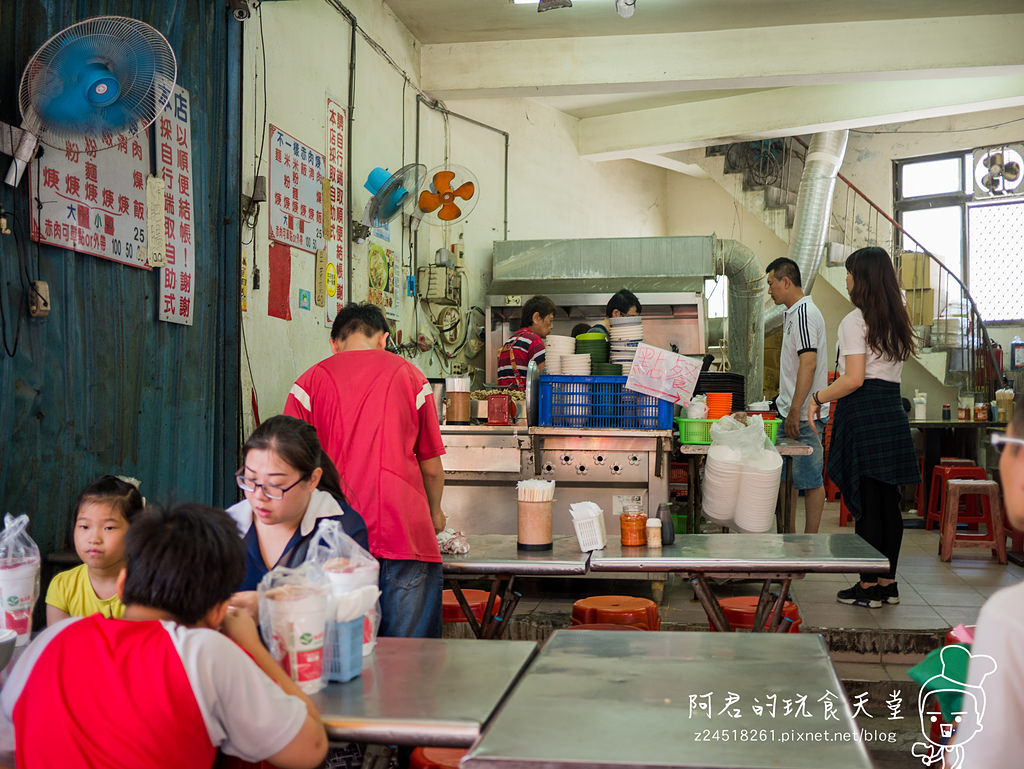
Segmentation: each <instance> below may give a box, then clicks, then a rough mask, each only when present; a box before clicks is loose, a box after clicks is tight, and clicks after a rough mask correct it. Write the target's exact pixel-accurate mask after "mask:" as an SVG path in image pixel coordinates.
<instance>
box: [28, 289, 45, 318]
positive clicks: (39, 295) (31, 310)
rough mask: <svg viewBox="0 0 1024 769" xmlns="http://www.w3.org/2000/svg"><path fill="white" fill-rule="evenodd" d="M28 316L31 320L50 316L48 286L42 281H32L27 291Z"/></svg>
mask: <svg viewBox="0 0 1024 769" xmlns="http://www.w3.org/2000/svg"><path fill="white" fill-rule="evenodd" d="M28 314H29V315H30V316H31V317H33V318H45V317H46V316H47V315H49V314H50V284H49V283H47V282H46V281H44V280H33V281H32V283H31V285H30V286H29V290H28Z"/></svg>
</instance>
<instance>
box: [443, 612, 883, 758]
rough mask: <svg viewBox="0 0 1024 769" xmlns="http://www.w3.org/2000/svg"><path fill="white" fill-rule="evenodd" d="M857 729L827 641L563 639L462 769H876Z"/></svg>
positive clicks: (664, 636) (705, 636) (555, 640)
mask: <svg viewBox="0 0 1024 769" xmlns="http://www.w3.org/2000/svg"><path fill="white" fill-rule="evenodd" d="M731 693H735V694H736V695H738V696H739V700H738V701H735V702H734V703H733V704H732V705H729V703H728V700H727V698H728V697H729V695H730V694H731ZM798 697H805V698H806V713H807V716H806V717H805V716H804V715H803V714H802V713H800V714H799V715H795V714H794V713H792V712H788V710H786V709H785V708H784V701H785V700H789V701H790V702H791V703H794V704H795V703H796V702H797V698H798ZM826 700H827V701H828V703H829V704H830V705H831V706H832V708H833V710H831V711H826V704H825V701H826ZM705 702H706V703H707V706H706V709H702V707H701V706H702V704H703V703H705ZM768 703H773V704H772V705H771V706H770V707H769V705H768ZM776 705H777V708H776ZM880 706H881V703H876V709H877V707H880ZM876 720H878V721H879V722H880V723H879V726H878V729H879V731H883V730H884V731H888V729H886V723H885V721H884V720H882V719H876ZM858 731H859V730H858V727H857V725H856V724H855V722H854V720H853V716H852V713H851V712H850V707H849V705H848V704H847V702H846V698H845V695H844V691H843V687H842V684H840V682H839V680H838V678H837V677H836V674H835V671H834V669H833V668H832V664H831V662H830V660H829V657H828V652H827V650H826V649H825V646H824V643H823V642H822V640H821V637H820V636H816V635H800V634H793V635H787V634H772V635H750V634H739V633H730V634H721V633H716V634H711V633H616V632H608V631H587V632H573V631H566V630H559V631H557V632H556V633H555V634H554V635H553V636H552V637H551V639H550V640H549V641H548V643H547V644H546V645H545V646H544V648H543V649H542V650H541V652H540V653H539V654H538V655H537V657H536V658H535V659H534V661H533V663H532V664H531V665H530V667H529V669H528V670H527V671H526V674H525V675H524V676H523V677H522V679H521V680H520V681H519V683H518V685H517V686H516V687H515V689H513V690H512V692H511V693H510V695H509V697H508V699H507V700H506V702H505V703H504V705H503V706H502V708H501V710H500V711H499V712H498V714H497V715H496V716H495V717H494V720H493V721H492V723H491V724H490V725H489V726H488V727H487V729H486V731H485V733H484V736H483V738H482V739H481V740H480V742H479V743H477V745H476V746H475V747H474V748H473V749H472V750H471V751H470V753H469V754H468V755H467V756H466V758H465V759H463V763H462V766H463V767H464V769H510V768H511V767H516V768H517V769H579V767H583V766H600V767H605V768H606V769H612V768H617V767H624V768H625V767H629V768H630V769H647V768H648V767H651V768H652V769H653V768H655V767H657V768H658V769H661V768H662V767H736V768H737V769H778V767H791V768H792V769H820V767H829V769H869V767H871V761H870V760H869V758H868V754H867V751H866V750H865V748H864V744H863V743H862V742H860V741H859V740H854V735H855V734H857V733H858ZM797 734H799V735H801V736H800V737H797V736H796V735H797ZM815 735H817V736H815Z"/></svg>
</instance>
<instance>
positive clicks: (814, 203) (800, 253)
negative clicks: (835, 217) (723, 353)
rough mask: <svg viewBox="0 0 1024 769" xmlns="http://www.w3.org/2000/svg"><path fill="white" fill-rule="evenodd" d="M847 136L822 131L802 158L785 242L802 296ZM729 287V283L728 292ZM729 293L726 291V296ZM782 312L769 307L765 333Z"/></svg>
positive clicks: (821, 243)
mask: <svg viewBox="0 0 1024 769" xmlns="http://www.w3.org/2000/svg"><path fill="white" fill-rule="evenodd" d="M848 137H849V131H826V132H824V133H819V134H815V135H814V136H813V137H811V144H810V147H809V148H808V150H807V157H806V158H805V159H804V172H803V174H802V175H801V177H800V190H799V191H798V192H797V196H796V217H795V219H794V221H793V232H792V235H791V236H790V239H789V258H790V259H792V260H793V261H794V262H796V263H797V265H799V267H800V276H801V278H802V282H803V289H804V293H805V294H810V293H811V288H812V287H813V286H814V279H815V278H816V277H817V276H818V269H819V268H820V267H821V258H822V254H823V253H824V250H825V240H826V238H827V237H828V229H829V226H828V225H829V219H830V217H831V215H832V194H833V192H834V191H835V186H836V174H838V173H839V166H841V165H842V164H843V156H844V155H846V140H847V138H848ZM762 277H763V275H762ZM730 280H731V279H730ZM731 286H732V284H731V282H730V289H731ZM731 293H732V291H731V290H730V295H731ZM761 296H762V300H763V302H764V303H765V305H766V306H769V305H770V302H771V300H770V299H769V298H768V297H767V295H766V292H765V289H764V282H763V281H762V285H761ZM730 310H731V305H730ZM784 312H785V307H783V306H782V305H778V306H775V305H770V306H769V308H768V311H767V314H766V315H765V317H764V332H765V333H766V334H771V333H773V332H775V331H778V330H779V329H780V328H782V317H783V313H784ZM730 344H731V343H730ZM762 354H763V347H762ZM748 392H749V388H748Z"/></svg>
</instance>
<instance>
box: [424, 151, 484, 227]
mask: <svg viewBox="0 0 1024 769" xmlns="http://www.w3.org/2000/svg"><path fill="white" fill-rule="evenodd" d="M479 197H480V184H479V182H477V180H476V176H474V175H473V172H472V171H470V170H469V169H468V168H463V167H462V166H459V165H454V164H448V165H446V166H438V167H437V168H435V169H434V170H432V171H430V172H429V173H428V174H427V175H426V178H424V180H423V183H422V184H421V185H420V194H419V195H418V196H417V198H416V207H415V209H414V210H413V212H412V213H413V215H414V216H416V217H417V218H419V219H422V220H423V221H425V222H428V223H430V224H434V225H438V226H442V227H443V226H447V225H449V224H455V223H457V222H461V221H462V220H463V219H465V218H466V217H467V216H469V214H470V212H472V210H473V209H474V208H475V207H476V203H477V200H478V199H479Z"/></svg>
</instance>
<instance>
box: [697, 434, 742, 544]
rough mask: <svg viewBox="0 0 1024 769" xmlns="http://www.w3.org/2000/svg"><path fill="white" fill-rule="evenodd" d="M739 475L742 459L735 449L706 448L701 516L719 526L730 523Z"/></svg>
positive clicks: (738, 489) (733, 512)
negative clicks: (702, 514) (702, 512)
mask: <svg viewBox="0 0 1024 769" xmlns="http://www.w3.org/2000/svg"><path fill="white" fill-rule="evenodd" d="M742 476H743V459H742V454H741V453H740V451H739V449H734V448H731V447H729V446H712V447H711V448H710V449H708V460H707V464H706V465H705V467H704V486H703V489H702V490H701V496H702V500H701V507H702V508H703V511H704V515H705V516H707V517H708V518H710V519H711V520H712V521H714V522H715V523H718V524H720V525H722V526H726V525H728V524H730V523H732V520H733V516H734V514H735V512H736V500H737V498H738V497H739V493H740V482H741V478H742Z"/></svg>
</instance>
